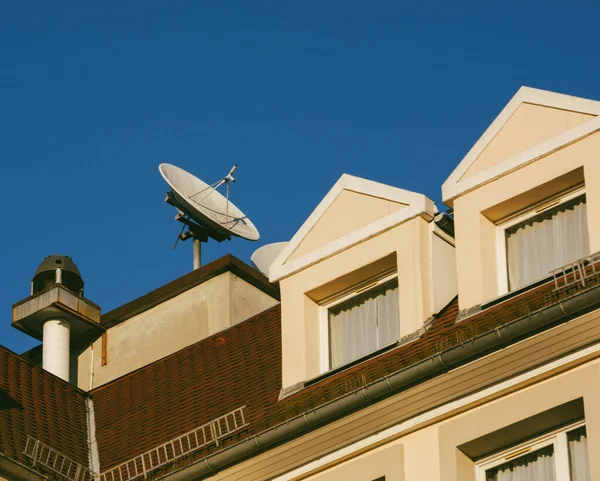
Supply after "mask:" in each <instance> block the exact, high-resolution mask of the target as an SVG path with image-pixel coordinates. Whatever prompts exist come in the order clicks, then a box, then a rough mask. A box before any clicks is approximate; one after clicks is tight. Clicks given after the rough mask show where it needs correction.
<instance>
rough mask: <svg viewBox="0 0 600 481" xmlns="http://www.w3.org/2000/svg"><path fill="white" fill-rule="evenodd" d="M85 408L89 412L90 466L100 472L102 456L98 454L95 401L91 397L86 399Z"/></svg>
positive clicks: (94, 470)
mask: <svg viewBox="0 0 600 481" xmlns="http://www.w3.org/2000/svg"><path fill="white" fill-rule="evenodd" d="M85 410H86V414H87V441H88V453H89V460H88V462H89V466H88V467H89V469H90V471H91V472H92V473H99V472H100V456H99V454H98V441H97V440H96V415H95V413H94V401H93V400H92V398H90V397H87V398H86V399H85Z"/></svg>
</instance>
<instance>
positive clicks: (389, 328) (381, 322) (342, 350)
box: [329, 279, 400, 368]
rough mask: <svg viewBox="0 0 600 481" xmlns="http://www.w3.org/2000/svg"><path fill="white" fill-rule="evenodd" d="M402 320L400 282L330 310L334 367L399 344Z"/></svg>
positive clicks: (360, 295)
mask: <svg viewBox="0 0 600 481" xmlns="http://www.w3.org/2000/svg"><path fill="white" fill-rule="evenodd" d="M399 317H400V316H399V300H398V280H397V279H395V280H393V281H391V282H388V283H386V284H384V285H382V286H380V287H376V288H375V289H372V290H370V291H367V292H364V293H362V294H359V295H357V296H356V297H353V298H352V299H350V300H348V301H346V302H343V303H341V304H339V305H337V306H334V307H332V308H330V309H329V348H330V359H331V361H330V362H331V367H332V368H336V367H338V366H341V365H343V364H347V363H349V362H352V361H354V360H356V359H358V358H360V357H363V356H366V355H367V354H369V353H371V352H373V351H376V350H377V349H380V348H382V347H385V346H387V345H389V344H392V343H393V342H395V341H396V340H397V339H398V337H399V331H400V322H399Z"/></svg>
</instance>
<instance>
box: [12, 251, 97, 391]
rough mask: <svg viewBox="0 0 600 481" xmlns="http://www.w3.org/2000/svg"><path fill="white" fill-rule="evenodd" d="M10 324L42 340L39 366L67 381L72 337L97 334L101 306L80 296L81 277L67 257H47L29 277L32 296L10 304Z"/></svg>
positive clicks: (81, 293) (81, 289)
mask: <svg viewBox="0 0 600 481" xmlns="http://www.w3.org/2000/svg"><path fill="white" fill-rule="evenodd" d="M12 320H13V327H15V328H17V329H19V330H21V331H23V332H25V333H27V334H29V335H30V336H33V337H35V338H36V339H39V340H41V341H42V367H43V368H44V369H45V370H47V371H49V372H51V373H52V374H54V375H56V376H58V377H60V378H62V379H64V380H65V381H69V370H70V346H71V343H72V341H73V340H79V339H83V338H87V337H88V336H98V335H100V334H101V333H102V331H104V328H103V327H102V326H101V325H100V307H98V306H97V305H96V304H94V303H93V302H91V301H89V300H88V299H86V298H84V297H83V279H82V278H81V274H80V272H79V269H78V268H77V266H76V265H75V263H74V262H73V260H72V259H71V258H70V257H67V256H63V255H51V256H48V257H46V258H45V259H44V260H43V262H42V263H41V264H40V266H39V267H38V268H37V270H36V271H35V274H34V276H33V279H32V280H31V296H30V297H28V298H26V299H23V300H22V301H20V302H17V303H16V304H15V305H14V306H13V319H12Z"/></svg>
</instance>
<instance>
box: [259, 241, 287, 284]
mask: <svg viewBox="0 0 600 481" xmlns="http://www.w3.org/2000/svg"><path fill="white" fill-rule="evenodd" d="M286 245H288V242H273V243H272V244H267V245H264V246H262V247H259V248H258V249H256V250H255V251H254V254H252V257H251V258H250V260H251V261H252V264H254V267H256V268H257V269H258V270H259V271H260V272H262V273H263V274H264V275H265V276H267V277H269V267H271V264H273V262H274V261H275V259H276V258H277V256H278V255H279V254H281V251H282V250H283V249H284V248H285V246H286Z"/></svg>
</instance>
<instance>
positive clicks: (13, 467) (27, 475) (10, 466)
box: [0, 453, 48, 481]
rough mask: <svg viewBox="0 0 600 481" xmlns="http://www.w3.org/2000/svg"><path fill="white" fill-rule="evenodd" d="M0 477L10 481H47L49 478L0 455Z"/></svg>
mask: <svg viewBox="0 0 600 481" xmlns="http://www.w3.org/2000/svg"><path fill="white" fill-rule="evenodd" d="M0 477H2V478H5V479H10V481H46V480H47V479H48V478H47V477H46V476H42V475H41V474H40V473H38V472H36V471H34V470H33V469H31V468H30V467H28V466H25V465H24V464H21V463H19V462H18V461H14V460H12V459H10V458H7V457H6V456H5V455H3V454H2V453H0Z"/></svg>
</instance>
